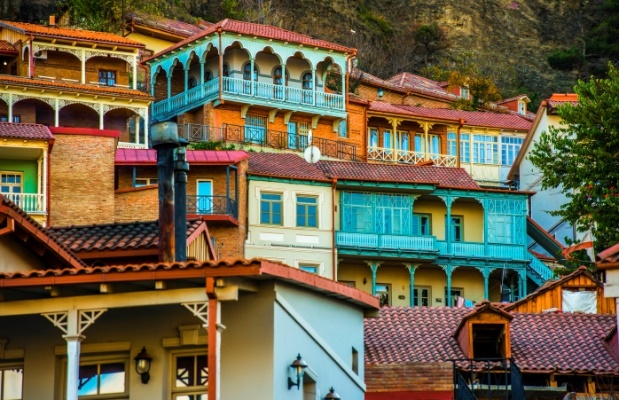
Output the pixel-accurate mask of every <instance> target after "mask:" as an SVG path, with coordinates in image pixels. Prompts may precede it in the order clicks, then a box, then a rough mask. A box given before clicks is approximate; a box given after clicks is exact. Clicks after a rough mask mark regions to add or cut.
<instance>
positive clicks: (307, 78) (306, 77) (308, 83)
mask: <svg viewBox="0 0 619 400" xmlns="http://www.w3.org/2000/svg"><path fill="white" fill-rule="evenodd" d="M302 80H303V89H307V90H312V89H314V82H313V81H312V73H311V72H306V73H304V74H303V77H302Z"/></svg>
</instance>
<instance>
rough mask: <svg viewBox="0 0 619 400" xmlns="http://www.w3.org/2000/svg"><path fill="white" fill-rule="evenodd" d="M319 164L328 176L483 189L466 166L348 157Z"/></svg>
mask: <svg viewBox="0 0 619 400" xmlns="http://www.w3.org/2000/svg"><path fill="white" fill-rule="evenodd" d="M316 166H317V167H318V168H319V169H320V170H322V172H323V173H324V174H325V175H326V176H327V177H328V178H337V179H349V180H359V181H361V180H363V181H374V182H403V183H428V184H436V185H438V186H442V187H450V188H463V189H479V185H477V183H476V182H475V181H474V180H473V178H471V176H470V175H469V174H468V173H467V172H466V171H465V170H464V169H462V168H453V167H437V166H417V165H399V164H368V163H361V162H359V163H356V162H345V161H320V162H319V163H317V164H316Z"/></svg>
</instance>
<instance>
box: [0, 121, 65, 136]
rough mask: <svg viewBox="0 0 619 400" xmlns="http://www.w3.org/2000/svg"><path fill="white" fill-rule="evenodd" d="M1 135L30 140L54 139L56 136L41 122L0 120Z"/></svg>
mask: <svg viewBox="0 0 619 400" xmlns="http://www.w3.org/2000/svg"><path fill="white" fill-rule="evenodd" d="M0 137H5V138H16V139H28V140H53V139H54V136H53V135H52V133H51V132H50V130H49V128H48V127H46V126H45V125H39V124H22V123H19V124H17V123H12V122H0Z"/></svg>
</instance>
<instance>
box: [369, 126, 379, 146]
mask: <svg viewBox="0 0 619 400" xmlns="http://www.w3.org/2000/svg"><path fill="white" fill-rule="evenodd" d="M368 136H369V137H368V143H369V144H370V147H378V129H376V128H370V129H369V133H368Z"/></svg>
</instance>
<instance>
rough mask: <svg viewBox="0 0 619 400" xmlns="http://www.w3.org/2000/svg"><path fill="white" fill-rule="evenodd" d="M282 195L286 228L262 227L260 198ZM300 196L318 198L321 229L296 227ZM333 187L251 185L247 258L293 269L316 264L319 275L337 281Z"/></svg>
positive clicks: (283, 226)
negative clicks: (334, 259) (332, 214)
mask: <svg viewBox="0 0 619 400" xmlns="http://www.w3.org/2000/svg"><path fill="white" fill-rule="evenodd" d="M262 192H270V193H281V194H282V200H283V225H282V226H278V225H261V224H260V194H261V193H262ZM296 195H311V196H317V197H318V228H303V227H296V226H295V225H296V203H295V198H296ZM332 208H333V202H332V200H331V187H329V186H310V185H302V184H289V183H279V182H263V181H249V189H248V213H247V214H248V236H247V241H246V243H245V257H246V258H255V257H256V258H268V259H271V260H273V261H280V262H284V263H285V264H288V265H290V266H296V267H298V265H299V263H312V264H317V265H318V266H319V273H320V275H322V276H326V277H329V278H332V277H333V271H332V269H333V268H332V267H333V262H332V259H333V235H332V229H331V226H332V224H331V213H330V210H331V209H332Z"/></svg>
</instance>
